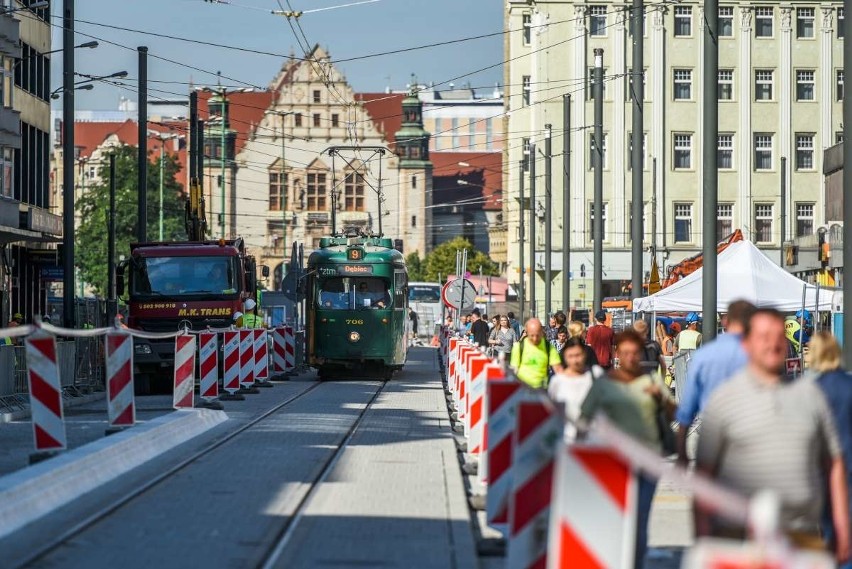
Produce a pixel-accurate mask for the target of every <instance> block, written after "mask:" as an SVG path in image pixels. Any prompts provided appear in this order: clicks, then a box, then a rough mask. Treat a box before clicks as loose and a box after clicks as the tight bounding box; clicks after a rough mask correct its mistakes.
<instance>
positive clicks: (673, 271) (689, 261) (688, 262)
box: [661, 229, 743, 288]
mask: <svg viewBox="0 0 852 569" xmlns="http://www.w3.org/2000/svg"><path fill="white" fill-rule="evenodd" d="M742 240H743V232H742V231H740V230H739V229H737V230H735V231H734V232H733V233H731V234H730V235H729V236H728V237H726V238H725V239H724V240H722V241H720V242H719V244H718V245H717V246H716V253H717V254H719V253H721V252H722V251H724V250H725V249H727V248H728V246H729V245H730V244H731V243H736V242H737V241H742ZM703 265H704V255H703V254H701V253H699V254H697V255H693V256H692V257H688V258H686V259H684V260H683V261H681V262H680V263H678V264H677V265H674V266H673V267H670V268H669V274H668V275H667V276H666V278H665V279H664V280H663V282H662V283H661V286H662V288H666V287H667V286H671V285H673V284H675V283H676V282H677V281H679V280H680V279H682V278H685V277H686V276H688V275H691V274H692V273H694V272H695V271H697V270H698V269H700V268H701V267H702V266H703Z"/></svg>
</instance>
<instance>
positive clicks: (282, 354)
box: [272, 327, 287, 373]
mask: <svg viewBox="0 0 852 569" xmlns="http://www.w3.org/2000/svg"><path fill="white" fill-rule="evenodd" d="M284 336H285V330H284V328H283V327H278V328H275V329H274V330H273V331H272V369H273V371H274V372H275V373H285V372H286V371H287V363H286V359H287V357H286V353H287V342H286V340H285V337H284Z"/></svg>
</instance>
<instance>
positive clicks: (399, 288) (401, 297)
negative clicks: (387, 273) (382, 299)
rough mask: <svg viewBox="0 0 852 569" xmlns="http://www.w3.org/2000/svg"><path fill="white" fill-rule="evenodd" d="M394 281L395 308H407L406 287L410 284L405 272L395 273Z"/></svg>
mask: <svg viewBox="0 0 852 569" xmlns="http://www.w3.org/2000/svg"><path fill="white" fill-rule="evenodd" d="M393 277H394V283H393V303H394V308H396V309H397V310H402V309H403V308H405V288H406V285H407V284H408V282H407V280H408V279H406V277H405V273H403V272H396V273H394V275H393Z"/></svg>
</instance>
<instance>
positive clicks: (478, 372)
mask: <svg viewBox="0 0 852 569" xmlns="http://www.w3.org/2000/svg"><path fill="white" fill-rule="evenodd" d="M490 361H491V360H490V359H489V358H488V356H486V355H485V354H483V353H482V352H476V353H475V354H474V355H473V356H472V357H471V359H470V368H469V369H470V379H469V381H468V385H467V393H465V397H464V432H465V435H467V437H468V438H469V439H470V442H469V443H468V449H469V452H470V454H473V455H479V446H480V443H479V440H481V439H482V436H481V431H482V397H483V395H484V394H485V373H484V372H485V366H487V365H488V363H489V362H490ZM474 392H475V393H474ZM477 403H478V406H477V409H476V417H475V418H474V416H473V412H474V406H475V405H476V404H477ZM474 426H476V427H477V429H478V431H479V433H477V439H478V440H477V441H474V440H473V427H474Z"/></svg>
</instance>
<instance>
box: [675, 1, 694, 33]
mask: <svg viewBox="0 0 852 569" xmlns="http://www.w3.org/2000/svg"><path fill="white" fill-rule="evenodd" d="M674 35H675V37H686V36H691V35H692V6H675V12H674Z"/></svg>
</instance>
